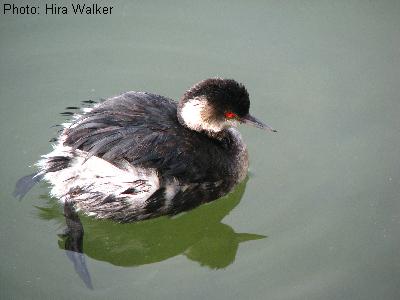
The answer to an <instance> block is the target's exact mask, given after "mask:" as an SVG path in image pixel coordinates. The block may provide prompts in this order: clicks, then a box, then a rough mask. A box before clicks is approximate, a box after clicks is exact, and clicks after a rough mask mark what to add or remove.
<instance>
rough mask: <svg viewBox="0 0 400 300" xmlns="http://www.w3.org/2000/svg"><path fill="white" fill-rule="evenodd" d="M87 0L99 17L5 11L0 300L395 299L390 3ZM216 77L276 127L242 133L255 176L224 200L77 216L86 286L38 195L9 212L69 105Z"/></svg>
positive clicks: (58, 212)
mask: <svg viewBox="0 0 400 300" xmlns="http://www.w3.org/2000/svg"><path fill="white" fill-rule="evenodd" d="M9 3H12V1H9ZM14 3H23V2H22V1H15V2H14ZM24 3H25V2H24ZM44 3H45V2H43V1H30V2H28V1H27V2H26V4H32V5H33V4H37V5H44ZM51 3H64V5H69V2H66V1H64V2H57V1H51ZM97 3H98V4H106V5H112V6H114V9H113V12H112V14H111V15H106V16H74V15H73V14H69V15H65V16H64V15H54V16H51V15H44V14H40V15H33V16H28V15H3V14H0V128H1V137H0V141H1V147H0V149H1V168H0V172H1V173H0V176H1V180H0V185H1V188H0V193H1V197H0V200H1V201H0V216H1V218H0V246H1V254H0V255H1V256H0V257H1V264H0V298H1V299H31V298H32V299H72V298H75V299H111V298H115V299H385V300H386V299H393V300H396V299H400V259H399V248H400V236H399V226H400V202H399V200H400V199H399V198H400V160H399V149H400V117H399V116H400V17H399V16H400V2H399V1H218V2H217V1H198V2H197V3H194V2H193V3H188V2H184V1H182V2H178V1H176V2H173V3H172V2H166V1H147V2H145V1H140V2H135V1H126V0H124V1H123V0H119V1H115V0H110V1H101V0H99V1H98V2H97ZM1 4H2V5H3V4H4V1H2V2H1ZM212 76H222V77H230V78H235V79H237V80H238V81H241V82H243V83H244V84H245V85H246V86H247V88H248V90H249V93H250V96H251V100H252V105H251V111H252V112H253V114H254V115H256V116H257V117H259V118H260V119H262V120H264V121H266V122H267V123H269V124H271V125H272V126H274V127H276V128H277V129H278V130H279V133H278V134H268V133H266V132H261V131H258V130H257V129H254V128H241V131H242V133H243V136H244V139H245V141H246V142H247V144H248V147H249V154H250V159H251V162H250V174H249V177H248V181H247V182H246V183H243V184H242V185H240V186H239V187H238V189H236V190H235V192H234V193H233V194H231V195H230V196H229V197H226V198H223V199H220V200H219V201H217V202H215V203H212V204H210V205H206V206H202V207H200V208H198V209H196V210H193V211H191V212H190V213H187V214H183V215H180V216H178V217H175V218H173V219H168V218H159V219H155V220H150V221H146V222H142V223H137V224H123V225H121V224H114V223H112V222H105V221H98V220H93V219H91V218H87V217H85V218H82V223H83V226H84V228H85V237H84V250H85V255H86V256H85V258H86V262H87V267H88V269H89V271H90V274H91V278H92V281H93V286H94V290H90V289H87V288H86V287H85V285H84V284H83V282H82V280H81V279H80V278H79V276H78V275H77V274H76V272H75V271H74V267H73V265H72V263H71V262H70V260H69V259H68V257H67V256H66V254H65V252H64V251H63V250H62V249H61V248H62V240H60V238H59V237H58V236H57V234H59V233H61V232H62V230H63V227H64V224H65V222H64V220H63V215H62V209H61V208H60V207H59V206H57V205H56V204H55V203H54V201H53V200H52V199H50V198H49V197H48V196H47V193H48V186H47V185H46V184H40V185H38V186H37V187H35V188H34V189H33V190H32V191H31V192H30V193H29V194H28V195H27V197H26V198H24V200H23V201H22V202H18V201H17V200H15V199H14V198H13V197H12V195H11V194H12V191H13V188H14V184H15V182H16V180H17V179H18V178H20V177H21V176H23V175H26V174H28V173H31V172H32V169H30V168H29V167H28V166H29V165H32V164H33V163H34V162H35V161H36V160H37V159H38V158H39V156H40V155H41V154H44V153H47V152H49V150H50V144H49V142H48V141H49V139H50V138H52V137H54V136H55V133H56V130H57V129H56V128H51V126H52V125H54V124H57V123H60V122H63V121H64V120H65V118H64V117H62V116H61V115H60V114H59V113H60V112H62V111H63V110H64V108H65V107H66V106H77V105H79V104H80V102H81V101H82V100H88V99H99V98H103V97H109V96H112V95H116V94H118V93H120V92H123V91H127V90H142V91H143V90H144V91H151V92H154V93H159V94H162V95H165V96H169V97H171V98H175V99H177V98H179V97H180V95H181V94H182V93H183V92H184V90H185V89H187V88H188V87H189V86H191V85H192V84H193V83H195V82H197V81H199V80H201V79H204V78H207V77H212Z"/></svg>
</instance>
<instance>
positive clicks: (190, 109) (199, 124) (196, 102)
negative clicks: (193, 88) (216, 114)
mask: <svg viewBox="0 0 400 300" xmlns="http://www.w3.org/2000/svg"><path fill="white" fill-rule="evenodd" d="M207 105H208V104H207V100H206V99H204V98H201V97H198V98H194V99H190V100H189V101H187V102H186V103H185V104H184V105H183V107H182V109H181V111H180V113H181V117H182V119H183V121H184V122H185V125H186V126H187V127H189V128H190V129H192V130H195V131H202V130H205V131H211V132H214V133H216V132H220V131H222V130H224V129H226V128H228V127H230V126H236V125H237V122H236V121H235V120H226V121H224V122H217V121H209V120H204V118H203V116H202V112H203V110H205V109H207Z"/></svg>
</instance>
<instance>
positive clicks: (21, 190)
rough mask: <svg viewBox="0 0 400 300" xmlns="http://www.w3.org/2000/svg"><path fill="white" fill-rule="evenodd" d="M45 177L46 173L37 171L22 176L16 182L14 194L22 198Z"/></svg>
mask: <svg viewBox="0 0 400 300" xmlns="http://www.w3.org/2000/svg"><path fill="white" fill-rule="evenodd" d="M43 177H44V174H40V173H39V172H35V173H32V174H29V175H26V176H24V177H22V178H20V179H19V180H18V181H17V183H16V184H15V190H14V193H13V196H14V197H16V198H18V199H19V200H21V199H22V198H23V197H24V196H25V195H26V194H27V193H28V192H29V191H30V190H31V189H32V188H33V186H34V185H35V184H36V183H38V182H39V181H40V180H42V179H43Z"/></svg>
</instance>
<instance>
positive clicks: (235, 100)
mask: <svg viewBox="0 0 400 300" xmlns="http://www.w3.org/2000/svg"><path fill="white" fill-rule="evenodd" d="M196 97H205V98H206V99H207V101H208V103H209V105H211V106H212V107H213V110H214V112H215V113H217V114H223V113H224V112H227V111H231V112H234V113H235V114H237V115H238V116H239V117H243V116H245V115H247V114H248V113H249V108H250V100H249V93H248V92H247V90H246V88H245V87H244V85H243V84H241V83H238V82H237V81H235V80H233V79H222V78H209V79H205V80H203V81H200V82H199V83H197V84H195V85H194V86H193V87H191V88H190V89H189V90H188V91H187V92H186V93H185V94H184V95H183V97H182V99H181V102H183V103H184V102H186V101H188V100H190V99H194V98H196Z"/></svg>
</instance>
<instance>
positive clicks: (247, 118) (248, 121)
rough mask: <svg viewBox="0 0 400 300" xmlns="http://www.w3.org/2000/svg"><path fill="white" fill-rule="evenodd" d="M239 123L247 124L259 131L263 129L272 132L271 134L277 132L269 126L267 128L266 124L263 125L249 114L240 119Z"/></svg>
mask: <svg viewBox="0 0 400 300" xmlns="http://www.w3.org/2000/svg"><path fill="white" fill-rule="evenodd" d="M240 122H242V123H244V124H248V125H251V126H254V127H257V128H260V129H264V130H268V131H272V132H278V130H275V129H273V128H272V127H271V126H269V125H268V124H265V123H263V122H261V121H260V120H258V119H257V118H255V117H253V116H252V115H250V114H247V115H245V116H244V117H241V118H240Z"/></svg>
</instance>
